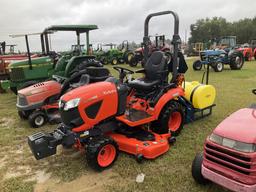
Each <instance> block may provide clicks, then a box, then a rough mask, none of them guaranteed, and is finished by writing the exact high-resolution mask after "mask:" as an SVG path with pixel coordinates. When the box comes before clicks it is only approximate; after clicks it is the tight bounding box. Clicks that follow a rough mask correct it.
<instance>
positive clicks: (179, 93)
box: [155, 87, 185, 118]
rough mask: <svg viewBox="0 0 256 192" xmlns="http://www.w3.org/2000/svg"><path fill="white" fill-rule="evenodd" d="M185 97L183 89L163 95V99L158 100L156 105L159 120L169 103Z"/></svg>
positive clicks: (156, 114) (172, 90)
mask: <svg viewBox="0 0 256 192" xmlns="http://www.w3.org/2000/svg"><path fill="white" fill-rule="evenodd" d="M184 95H185V94H184V90H183V88H181V87H177V88H173V89H170V90H169V91H168V92H166V93H165V94H164V95H162V96H161V98H160V99H159V100H158V102H157V104H156V105H155V117H156V118H158V116H159V115H160V113H161V111H162V109H163V108H164V107H165V105H166V104H167V103H168V102H169V101H171V100H173V99H176V98H178V97H179V96H184Z"/></svg>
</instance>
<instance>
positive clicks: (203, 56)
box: [200, 52, 207, 61]
mask: <svg viewBox="0 0 256 192" xmlns="http://www.w3.org/2000/svg"><path fill="white" fill-rule="evenodd" d="M200 58H201V61H206V60H207V57H206V55H205V52H201V53H200Z"/></svg>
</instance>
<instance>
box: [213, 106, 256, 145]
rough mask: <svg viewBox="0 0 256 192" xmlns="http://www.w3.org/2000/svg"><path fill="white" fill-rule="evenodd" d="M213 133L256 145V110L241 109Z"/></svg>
mask: <svg viewBox="0 0 256 192" xmlns="http://www.w3.org/2000/svg"><path fill="white" fill-rule="evenodd" d="M213 133H215V134H217V135H220V136H222V137H226V138H229V139H233V140H236V141H241V142H244V143H255V144H256V109H251V108H244V109H240V110H238V111H236V112H234V113H233V114H231V115H230V116H229V117H227V118H226V119H225V120H223V121H222V122H221V123H220V124H219V125H218V126H217V127H216V128H215V130H214V131H213Z"/></svg>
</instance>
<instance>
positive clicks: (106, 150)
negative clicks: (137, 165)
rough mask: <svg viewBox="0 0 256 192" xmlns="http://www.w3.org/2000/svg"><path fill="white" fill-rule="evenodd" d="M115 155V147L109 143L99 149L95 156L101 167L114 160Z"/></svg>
mask: <svg viewBox="0 0 256 192" xmlns="http://www.w3.org/2000/svg"><path fill="white" fill-rule="evenodd" d="M115 157H116V148H115V147H114V146H113V145H111V144H108V145H105V146H104V147H102V148H101V150H100V151H99V154H98V157H97V160H98V164H99V165H100V166H101V167H107V166H109V165H110V164H111V163H113V161H114V160H115Z"/></svg>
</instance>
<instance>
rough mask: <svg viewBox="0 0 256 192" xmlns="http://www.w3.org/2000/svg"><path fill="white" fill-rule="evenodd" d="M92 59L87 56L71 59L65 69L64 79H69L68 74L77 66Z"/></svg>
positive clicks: (92, 57)
mask: <svg viewBox="0 0 256 192" xmlns="http://www.w3.org/2000/svg"><path fill="white" fill-rule="evenodd" d="M92 59H95V57H94V56H88V55H82V56H74V57H72V58H71V59H70V60H69V62H68V64H67V66H66V68H65V77H69V76H70V75H71V74H70V72H72V71H73V70H74V69H75V68H76V67H77V66H78V65H79V64H81V63H82V62H84V61H87V60H92Z"/></svg>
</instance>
